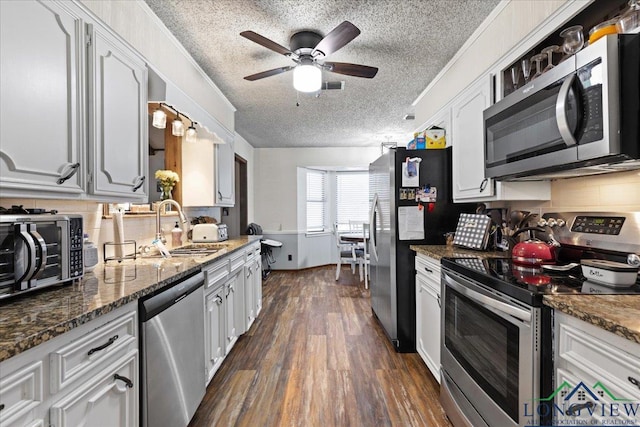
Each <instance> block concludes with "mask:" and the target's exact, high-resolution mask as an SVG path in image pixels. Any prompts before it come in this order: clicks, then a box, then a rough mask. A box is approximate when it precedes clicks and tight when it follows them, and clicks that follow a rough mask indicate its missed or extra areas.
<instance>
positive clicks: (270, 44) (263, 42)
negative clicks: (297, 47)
mask: <svg viewBox="0 0 640 427" xmlns="http://www.w3.org/2000/svg"><path fill="white" fill-rule="evenodd" d="M240 35H241V36H242V37H244V38H246V39H249V40H251V41H252V42H254V43H258V44H259V45H260V46H264V47H266V48H267V49H271V50H272V51H274V52H276V53H279V54H281V55H285V56H291V55H293V52H291V51H290V50H289V49H287V48H286V47H284V46H280V45H279V44H278V43H276V42H274V41H273V40H269V39H268V38H266V37H264V36H261V35H260V34H258V33H256V32H253V31H243V32H241V33H240Z"/></svg>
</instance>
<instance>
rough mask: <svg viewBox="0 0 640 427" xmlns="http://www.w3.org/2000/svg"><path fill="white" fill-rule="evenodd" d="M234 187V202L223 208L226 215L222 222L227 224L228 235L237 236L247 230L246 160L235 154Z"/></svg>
mask: <svg viewBox="0 0 640 427" xmlns="http://www.w3.org/2000/svg"><path fill="white" fill-rule="evenodd" d="M233 169H234V175H235V176H234V187H235V196H236V197H235V199H236V204H235V206H233V207H232V208H223V216H224V210H226V211H227V216H226V218H225V219H223V221H222V222H224V223H225V224H227V228H228V231H229V237H238V236H240V235H242V234H246V232H247V211H248V206H247V201H248V196H247V191H248V189H247V161H246V160H245V159H243V158H242V157H240V156H238V155H237V154H236V155H235V160H234V168H233Z"/></svg>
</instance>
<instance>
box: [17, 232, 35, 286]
mask: <svg viewBox="0 0 640 427" xmlns="http://www.w3.org/2000/svg"><path fill="white" fill-rule="evenodd" d="M15 231H16V234H17V235H18V236H19V237H20V238H21V239H22V240H23V241H24V244H25V245H27V249H28V251H27V255H28V256H27V269H26V271H25V273H24V275H23V276H22V277H20V278H19V279H18V280H16V282H17V283H18V286H19V287H20V290H25V289H26V288H23V286H22V284H23V282H25V281H26V282H27V283H28V282H29V280H31V278H32V277H33V272H34V270H35V268H36V266H35V261H36V246H35V244H34V242H33V237H31V235H30V234H29V233H28V232H27V227H26V226H25V225H24V224H19V225H16V227H15ZM27 286H28V285H27Z"/></svg>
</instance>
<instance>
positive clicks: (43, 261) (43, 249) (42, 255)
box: [27, 224, 47, 279]
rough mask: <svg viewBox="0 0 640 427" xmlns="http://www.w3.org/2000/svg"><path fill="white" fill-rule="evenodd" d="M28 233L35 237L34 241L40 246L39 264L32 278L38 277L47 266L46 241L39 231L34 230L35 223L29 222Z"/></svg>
mask: <svg viewBox="0 0 640 427" xmlns="http://www.w3.org/2000/svg"><path fill="white" fill-rule="evenodd" d="M27 227H28V228H27V230H28V233H29V234H30V235H31V237H33V238H34V239H35V243H37V244H38V246H40V264H39V265H38V267H37V268H36V270H35V271H34V272H33V278H34V279H37V278H39V277H40V276H41V275H42V273H43V272H44V270H45V268H46V267H47V243H46V242H45V241H44V238H43V237H42V235H41V234H40V233H38V232H37V231H36V225H35V224H29V225H28V226H27Z"/></svg>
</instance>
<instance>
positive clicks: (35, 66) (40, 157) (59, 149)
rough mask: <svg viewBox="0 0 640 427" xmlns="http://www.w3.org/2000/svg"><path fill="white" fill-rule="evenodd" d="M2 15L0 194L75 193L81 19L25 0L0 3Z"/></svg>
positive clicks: (79, 172) (80, 164) (79, 171)
mask: <svg viewBox="0 0 640 427" xmlns="http://www.w3.org/2000/svg"><path fill="white" fill-rule="evenodd" d="M0 19H1V25H0V69H1V72H0V76H1V81H2V83H1V88H0V93H1V94H2V95H1V96H0V184H1V186H0V189H1V190H0V194H2V195H3V196H4V195H5V193H6V191H7V190H9V189H16V190H20V191H22V193H21V194H23V195H25V192H29V191H40V192H42V191H47V192H53V193H63V194H64V193H67V194H71V195H81V194H82V193H83V192H84V181H83V177H84V173H85V172H86V170H87V165H86V163H85V162H84V161H83V150H82V144H83V142H84V140H83V132H84V130H83V120H82V118H83V116H82V114H83V111H82V105H83V83H84V79H83V75H82V70H83V68H82V66H81V64H82V61H83V49H82V43H83V28H82V21H81V20H80V18H79V17H78V16H77V15H76V14H74V13H73V12H72V11H71V10H70V9H68V8H67V7H66V5H63V4H59V3H54V2H39V1H31V0H25V1H19V2H18V1H2V2H0ZM58 195H59V194H58Z"/></svg>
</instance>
